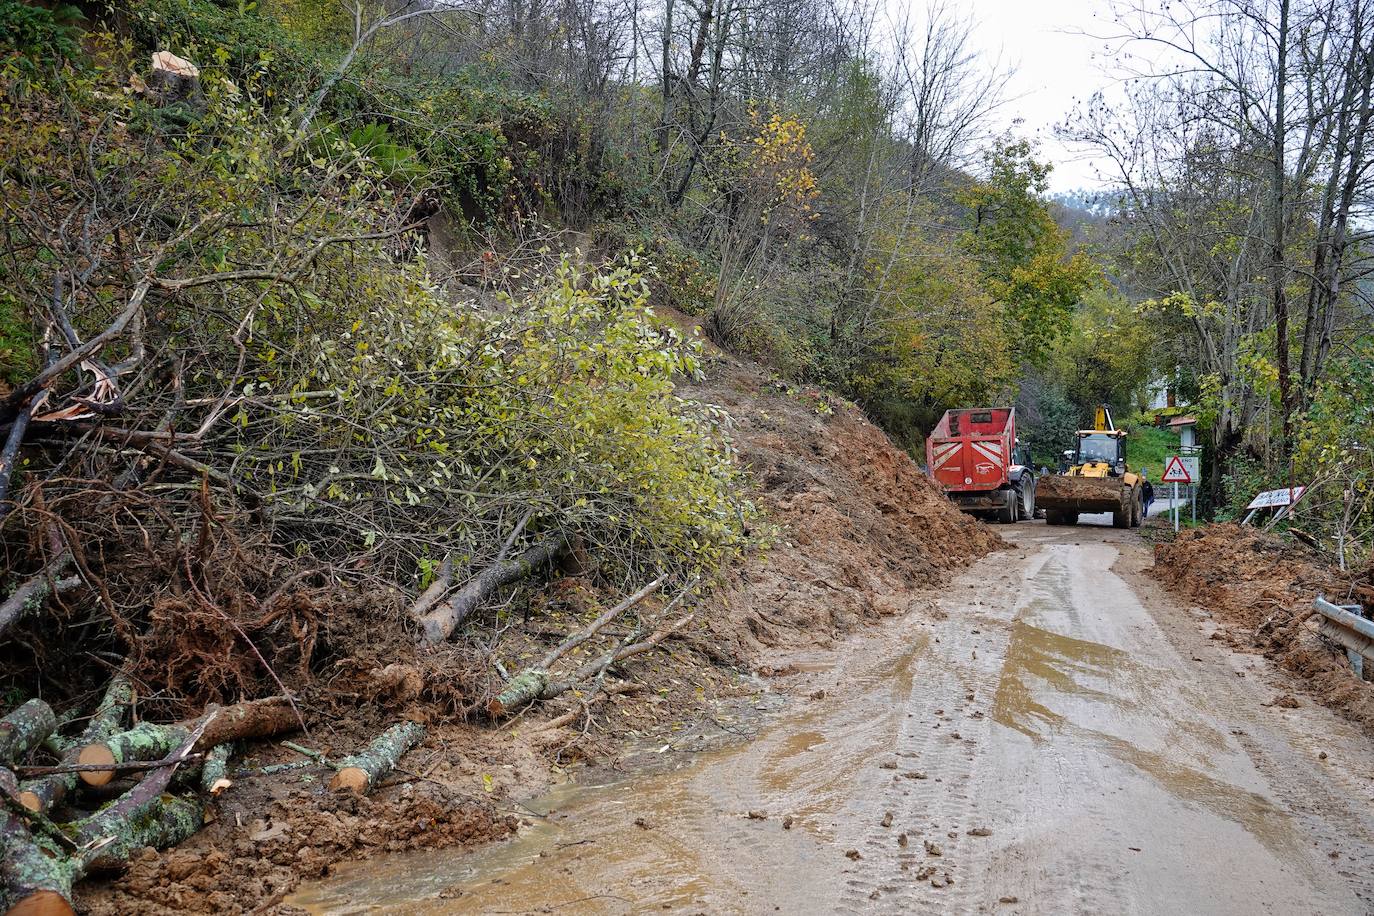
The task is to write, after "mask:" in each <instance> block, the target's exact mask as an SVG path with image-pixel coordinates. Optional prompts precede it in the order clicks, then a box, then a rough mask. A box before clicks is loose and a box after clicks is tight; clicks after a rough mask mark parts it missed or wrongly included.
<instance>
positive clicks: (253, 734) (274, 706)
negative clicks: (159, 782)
mask: <svg viewBox="0 0 1374 916" xmlns="http://www.w3.org/2000/svg"><path fill="white" fill-rule="evenodd" d="M181 724H182V725H183V726H184V727H188V728H189V727H190V726H191V725H192V723H191V722H189V721H188V722H183V723H181ZM298 728H300V720H299V719H297V718H296V710H295V707H293V706H292V705H291V701H290V700H289V699H287V698H286V697H267V698H266V699H263V700H249V701H247V702H244V703H235V704H234V705H233V706H226V707H224V708H223V709H220V710H219V711H218V712H217V714H216V715H215V718H214V720H213V721H211V722H210V724H209V726H208V727H207V728H206V729H205V732H204V733H203V734H202V735H201V736H200V738H199V739H198V740H197V741H196V745H195V747H194V748H193V750H194V751H196V752H197V753H204V752H206V751H209V750H210V749H211V748H213V747H215V746H216V745H219V744H224V743H226V742H228V741H247V740H249V739H252V738H270V737H272V736H273V735H280V734H284V733H286V732H292V731H295V730H296V729H298Z"/></svg>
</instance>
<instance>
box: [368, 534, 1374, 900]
mask: <svg viewBox="0 0 1374 916" xmlns="http://www.w3.org/2000/svg"><path fill="white" fill-rule="evenodd" d="M1090 534H1091V536H1090ZM1015 540H1016V541H1017V542H1018V544H1019V550H1018V549H1017V548H1013V549H1012V550H1011V551H1007V552H1004V553H1002V554H1000V555H997V556H995V557H992V558H988V559H985V560H983V561H981V562H980V563H978V564H977V565H975V566H974V567H973V568H971V569H970V570H969V571H967V572H966V573H965V574H963V575H962V576H960V577H959V578H957V579H956V580H955V581H953V582H952V583H950V584H949V585H948V586H947V587H946V588H945V590H944V593H943V595H942V597H941V599H940V601H939V608H938V609H935V610H933V611H932V612H931V613H929V614H923V613H920V612H918V613H915V614H912V615H910V616H908V617H905V618H902V619H900V620H896V621H893V622H892V623H891V624H890V625H889V626H887V627H886V628H884V629H882V630H879V631H873V632H870V633H867V634H864V635H862V636H860V637H859V638H857V639H855V640H853V641H852V642H850V643H849V644H847V645H845V646H842V647H841V648H840V650H839V651H838V652H837V653H836V654H835V655H834V657H833V665H832V666H831V667H829V668H828V669H825V670H824V671H823V672H818V673H817V674H815V675H814V676H808V678H807V679H806V680H805V683H806V687H803V688H800V689H798V690H797V691H796V692H797V693H805V692H806V691H807V690H810V691H811V698H810V700H805V699H801V698H800V697H799V698H798V703H797V705H796V706H795V707H794V708H793V709H792V710H791V711H790V712H788V713H787V714H785V715H784V716H783V718H782V719H781V720H780V721H778V722H777V723H776V725H774V726H773V727H772V728H770V729H767V730H765V731H764V732H763V733H762V734H761V735H760V736H759V737H758V739H757V740H756V741H754V742H753V743H751V744H747V745H742V746H739V747H736V748H733V749H730V750H727V751H720V752H711V753H708V754H706V755H703V756H702V757H700V758H698V759H697V761H696V764H695V765H693V766H689V767H687V768H685V769H682V770H678V771H674V772H671V773H668V774H663V775H658V776H653V775H650V776H646V777H641V778H639V779H634V780H629V781H626V782H622V783H619V784H617V785H613V786H610V787H607V788H604V789H586V790H582V792H581V795H580V796H578V797H575V798H573V799H571V800H564V801H560V802H559V807H560V808H564V810H565V811H566V812H567V813H568V817H567V819H566V820H565V821H558V822H554V821H547V822H545V823H544V824H542V825H539V826H538V827H537V828H536V832H531V834H530V835H529V837H528V838H527V842H526V843H525V845H524V847H521V846H520V845H519V844H518V843H517V844H514V845H512V846H511V847H510V848H511V851H510V852H505V853H503V852H502V851H500V850H493V851H492V852H491V853H490V854H489V855H488V857H487V859H486V864H484V865H483V866H482V867H481V868H478V869H475V870H472V869H470V870H468V871H466V872H463V873H462V875H461V876H460V877H461V880H460V881H459V882H458V883H459V884H460V885H461V887H462V888H463V896H462V897H461V905H460V906H455V907H454V908H452V909H445V908H444V907H442V906H439V905H433V906H431V905H425V906H423V907H421V906H409V905H407V906H404V907H397V908H396V909H392V910H387V911H388V912H407V913H419V912H425V913H446V912H474V911H482V910H483V907H484V905H486V904H488V903H491V904H493V906H495V905H496V904H498V903H500V902H502V901H507V900H512V899H514V900H521V901H525V902H527V903H528V904H529V905H531V906H533V907H535V908H537V907H538V906H539V905H540V904H557V905H559V906H562V905H563V904H562V903H560V901H561V900H564V899H567V898H570V897H577V896H578V895H583V894H585V895H593V894H595V895H599V896H597V897H596V898H595V899H596V900H597V901H598V902H596V903H590V904H586V905H582V906H580V907H578V906H574V907H572V908H570V909H567V910H564V911H567V912H588V913H602V912H639V911H643V910H645V909H659V908H664V909H668V910H671V911H680V912H712V913H716V912H721V913H768V912H774V911H775V910H776V911H782V912H806V913H811V912H816V913H830V912H839V913H893V914H896V913H917V914H924V913H941V914H943V913H966V912H985V913H1001V912H1007V913H1012V912H1014V913H1085V914H1086V913H1094V914H1095V913H1102V912H1236V913H1240V912H1247V913H1248V912H1251V911H1254V910H1259V911H1264V910H1266V909H1268V910H1271V911H1282V912H1322V913H1327V912H1331V913H1335V912H1364V911H1368V909H1369V907H1368V906H1364V907H1360V906H1359V905H1358V904H1357V903H1356V902H1355V900H1354V898H1353V897H1351V896H1348V895H1347V894H1346V891H1345V887H1344V886H1342V887H1340V888H1336V887H1334V885H1337V884H1341V883H1342V882H1347V883H1348V885H1349V887H1350V889H1351V893H1361V894H1364V893H1367V892H1368V891H1369V887H1368V885H1369V883H1370V882H1371V880H1374V879H1371V878H1370V877H1367V875H1370V874H1371V869H1370V868H1369V866H1370V865H1371V864H1374V856H1371V850H1372V849H1374V843H1371V842H1370V836H1371V835H1374V824H1372V823H1371V821H1374V814H1370V813H1369V811H1368V810H1360V807H1359V806H1360V805H1361V804H1364V805H1366V807H1367V806H1368V800H1369V799H1370V798H1371V797H1374V793H1372V792H1371V791H1370V789H1369V787H1368V785H1367V784H1363V783H1361V780H1360V778H1359V777H1358V776H1357V775H1356V774H1354V773H1346V774H1341V773H1332V772H1330V770H1329V769H1328V770H1327V771H1316V770H1313V769H1311V768H1309V767H1307V766H1306V765H1305V764H1307V763H1310V760H1311V759H1312V758H1315V756H1316V754H1315V751H1314V750H1313V748H1315V747H1316V744H1317V743H1320V742H1324V741H1327V739H1329V738H1331V736H1332V733H1331V731H1330V729H1329V727H1328V726H1329V721H1330V716H1329V714H1327V713H1326V712H1325V711H1324V710H1316V711H1315V718H1313V719H1311V720H1306V719H1301V718H1296V717H1295V718H1293V719H1291V720H1289V719H1287V718H1283V717H1282V714H1281V713H1280V712H1279V711H1276V710H1270V709H1265V708H1263V707H1261V706H1260V705H1259V703H1260V699H1259V696H1260V695H1261V694H1263V693H1264V692H1265V691H1266V690H1267V689H1268V688H1265V687H1263V686H1262V685H1260V684H1257V683H1256V680H1257V679H1255V678H1236V677H1235V675H1234V674H1233V673H1232V672H1231V669H1230V668H1228V667H1227V664H1226V662H1225V660H1224V659H1223V658H1209V659H1208V660H1203V661H1201V662H1199V661H1196V660H1198V659H1201V656H1200V655H1199V653H1202V654H1203V655H1205V654H1207V653H1208V652H1216V651H1218V649H1217V647H1216V646H1215V645H1213V644H1209V643H1208V642H1207V641H1206V640H1205V639H1204V638H1203V637H1202V636H1201V635H1200V634H1198V633H1197V632H1196V627H1195V626H1190V627H1185V626H1181V625H1180V622H1182V623H1192V622H1191V621H1188V620H1187V615H1186V613H1185V612H1181V611H1179V610H1177V609H1176V608H1174V607H1173V606H1170V605H1162V606H1156V604H1155V601H1156V600H1157V595H1158V591H1159V590H1158V589H1157V588H1156V587H1155V586H1154V585H1153V583H1151V582H1148V581H1146V580H1144V579H1142V578H1140V576H1139V573H1138V571H1136V570H1133V569H1122V570H1120V571H1118V569H1117V568H1116V566H1114V561H1117V557H1118V554H1119V553H1120V555H1121V556H1129V557H1131V558H1132V559H1131V563H1132V564H1137V565H1138V563H1137V561H1138V560H1139V558H1140V557H1141V556H1142V555H1143V554H1142V553H1141V552H1140V551H1139V550H1138V548H1134V547H1131V546H1130V545H1131V544H1134V543H1137V542H1135V541H1133V540H1132V541H1127V540H1123V539H1120V538H1119V537H1118V536H1117V535H1115V534H1114V533H1112V532H1110V531H1107V532H1097V531H1093V532H1089V531H1088V530H1084V531H1082V532H1081V533H1075V532H1073V531H1072V530H1070V531H1059V530H1049V529H1045V528H1043V527H1042V526H1025V527H1024V528H1019V529H1018V530H1017V531H1016V532H1015ZM1118 546H1120V547H1121V550H1120V551H1118ZM1133 551H1134V552H1133ZM1116 565H1121V564H1120V563H1119V561H1117V564H1116ZM1126 565H1127V566H1130V565H1131V564H1126ZM1146 601H1149V604H1146V603H1145V602H1146ZM1185 630H1186V632H1185ZM816 687H821V688H823V689H821V690H811V688H816ZM1305 711H1306V710H1305ZM1303 722H1307V723H1308V725H1307V729H1308V731H1310V732H1311V734H1305V733H1304V732H1303V729H1302V728H1298V727H1296V726H1295V725H1294V724H1293V723H1303ZM1338 737H1339V736H1338ZM1348 737H1349V738H1350V740H1349V741H1347V742H1345V743H1341V742H1337V743H1336V744H1333V745H1331V747H1332V748H1333V751H1335V752H1336V756H1338V757H1339V758H1340V759H1343V760H1344V759H1349V760H1351V761H1354V760H1357V759H1358V760H1361V761H1362V762H1364V763H1366V764H1369V750H1368V743H1367V739H1360V740H1359V741H1357V740H1355V736H1348ZM1361 755H1363V756H1361ZM1333 765H1334V764H1333ZM1369 768H1370V769H1371V771H1374V765H1370V766H1369ZM576 794H577V793H576V792H574V795H576ZM751 811H753V812H756V813H757V814H758V817H754V816H752V815H751V814H750V812H751ZM889 812H890V813H891V820H890V821H888V820H887V818H886V815H887V814H888V813H889ZM641 815H642V818H643V819H636V818H637V817H639V816H641ZM784 816H785V817H787V818H789V820H788V824H789V825H790V826H791V829H790V830H788V829H784V828H783V826H782V824H781V823H780V821H781V820H782V819H783V817H784ZM644 820H647V822H648V824H649V825H650V829H645V828H643V827H641V826H640V825H641V824H642V823H643V822H644ZM974 828H990V830H991V835H989V836H975V835H971V834H970V832H969V831H970V830H972V829H974ZM902 834H905V835H906V837H907V842H906V845H905V846H903V845H901V844H900V843H899V837H900V836H901V835H902ZM951 834H952V835H951ZM927 842H930V843H932V844H935V845H937V846H938V847H940V854H939V855H932V854H931V853H930V852H929V851H928V850H927V847H926V845H925V844H926V843H927ZM1314 842H1315V844H1316V846H1315V847H1314V846H1313V843H1314ZM1328 849H1331V850H1338V851H1339V852H1340V853H1341V855H1342V856H1343V858H1342V859H1340V860H1339V862H1336V863H1335V864H1334V866H1333V864H1332V862H1331V860H1328V859H1326V858H1325V853H1326V852H1327V851H1328ZM849 850H853V851H854V853H855V855H856V856H857V857H856V858H850V857H847V856H846V855H845V853H846V852H847V851H849ZM947 876H948V877H949V878H952V883H949V882H947V881H946V880H945V879H946V877H947ZM457 877H458V876H455V877H454V878H449V879H446V881H444V882H437V883H441V884H442V883H451V882H452V881H454V880H457ZM932 878H933V879H935V880H934V883H933V884H932ZM378 880H381V881H386V880H387V879H386V878H385V877H382V878H380V879H378ZM396 880H397V879H395V878H393V879H391V881H392V883H395V882H396ZM400 880H405V879H404V878H401V879H400ZM1266 882H1269V883H1266ZM431 883H436V882H431ZM941 885H942V886H941ZM1010 895H1014V896H1016V897H1017V898H1018V901H1017V902H1016V903H1006V904H1003V903H1001V902H999V901H1000V898H1002V897H1003V896H1010ZM589 899H592V898H590V897H589ZM1365 899H1366V900H1367V899H1369V898H1368V897H1366V898H1365ZM1246 906H1248V907H1249V909H1246V908H1245V907H1246Z"/></svg>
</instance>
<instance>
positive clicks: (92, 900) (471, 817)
mask: <svg viewBox="0 0 1374 916" xmlns="http://www.w3.org/2000/svg"><path fill="white" fill-rule="evenodd" d="M216 807H217V809H218V810H217V811H215V819H214V820H213V821H212V822H211V823H209V824H208V825H207V826H206V827H205V828H204V829H203V830H202V831H201V832H200V833H198V834H197V835H196V837H195V839H194V841H193V842H191V843H188V844H185V845H183V846H182V847H179V848H176V849H172V850H168V851H167V852H164V853H161V854H158V853H155V852H153V851H152V850H146V851H145V852H144V853H143V854H142V855H136V856H134V857H133V859H132V861H131V863H130V867H129V870H128V872H127V873H126V874H124V875H123V876H122V877H121V878H120V880H118V881H112V882H105V883H100V884H96V883H88V884H84V885H80V886H78V889H77V891H78V903H79V904H80V908H81V911H82V912H83V913H90V914H95V916H106V914H109V916H116V914H126V913H142V914H153V916H161V914H174V913H231V914H233V913H244V912H249V911H252V910H254V909H255V908H257V907H267V908H271V907H275V906H276V905H277V904H279V903H280V902H281V900H282V899H283V898H284V897H285V896H286V894H287V893H289V892H290V891H291V890H292V889H294V888H295V886H296V884H297V883H298V882H299V881H300V880H301V879H305V878H318V877H322V876H324V875H326V874H328V873H329V869H330V867H331V866H332V865H333V864H334V863H336V862H339V861H341V860H343V859H354V858H363V857H366V856H369V855H374V854H377V853H381V852H401V851H404V850H407V849H415V848H420V847H424V848H428V849H438V848H444V847H453V846H472V845H476V844H478V843H484V842H489V841H491V840H496V839H501V838H503V837H506V836H508V835H509V834H510V833H512V832H513V831H514V830H515V828H516V826H517V824H518V821H517V820H516V818H514V817H513V816H510V815H506V814H502V813H500V812H499V811H498V810H497V809H496V808H495V807H494V806H493V805H492V804H490V803H489V802H487V801H485V800H483V799H473V798H471V797H469V796H464V795H461V794H459V793H456V792H454V791H453V790H451V789H449V788H447V787H445V786H441V785H438V784H436V783H431V782H417V783H413V784H409V785H406V786H402V787H398V788H394V789H392V790H387V791H384V792H383V793H380V794H379V795H378V797H375V798H370V797H364V796H356V795H353V794H352V793H347V792H345V793H330V792H326V791H324V790H323V788H322V786H321V785H319V781H318V780H317V781H315V784H314V785H313V786H310V785H302V784H301V783H300V782H299V781H296V782H295V783H294V787H293V788H289V789H284V788H283V787H282V782H281V780H280V779H273V778H271V777H259V778H255V779H252V780H249V781H246V782H241V783H238V784H236V785H235V786H234V791H233V792H231V793H226V795H225V796H224V798H223V800H222V801H220V802H219V803H217V805H216Z"/></svg>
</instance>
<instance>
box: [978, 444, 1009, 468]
mask: <svg viewBox="0 0 1374 916" xmlns="http://www.w3.org/2000/svg"><path fill="white" fill-rule="evenodd" d="M973 449H974V451H976V452H977V453H978V454H980V455H982V456H983V457H984V458H986V459H988V460H989V461H991V462H992V463H993V464H995V465H997V466H998V467H999V468H1000V467H1003V461H1002V449H1001V446H999V445H998V444H997V443H996V442H975V443H973Z"/></svg>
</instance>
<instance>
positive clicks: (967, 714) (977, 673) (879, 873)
mask: <svg viewBox="0 0 1374 916" xmlns="http://www.w3.org/2000/svg"><path fill="white" fill-rule="evenodd" d="M1003 559H1004V560H1005V559H1007V558H1006V557H1005V556H1004V557H1003ZM1023 559H1024V558H1023ZM1043 565H1044V563H1043V561H1042V560H1040V559H1039V558H1037V560H1036V561H1033V562H1032V563H1030V564H1026V563H1024V562H1022V561H1020V560H1018V561H1016V564H1015V566H1014V567H1013V568H1012V569H1010V570H1008V571H1007V572H1004V573H1003V574H1002V575H1001V576H999V578H998V579H997V580H995V584H994V585H993V586H992V587H988V586H987V585H986V584H984V585H983V586H982V587H979V586H977V585H975V584H974V583H972V582H969V581H967V579H969V578H975V577H976V576H975V574H970V575H969V576H966V577H964V578H965V581H961V582H958V583H956V584H955V586H954V587H953V588H952V591H953V593H954V594H959V593H961V592H962V593H963V595H964V596H966V597H967V598H971V600H961V601H959V602H957V604H956V605H955V606H954V607H947V608H946V610H945V612H944V619H943V620H940V621H938V622H936V623H935V624H934V625H933V626H932V628H931V631H930V633H931V635H930V645H929V651H928V653H927V656H926V658H925V659H924V664H922V666H921V670H920V677H919V680H918V683H917V685H916V688H915V689H914V690H913V691H911V693H910V695H909V696H908V697H907V702H906V704H905V716H904V722H903V726H902V729H901V731H900V733H899V735H898V737H897V742H896V746H895V764H896V767H897V769H896V770H894V771H884V772H888V774H889V775H888V778H887V779H886V780H885V781H884V784H883V785H882V786H881V787H880V791H879V793H878V795H876V796H875V799H874V800H873V801H870V802H869V803H868V804H867V805H866V808H867V809H868V810H869V811H870V812H874V811H876V810H877V809H879V808H881V809H882V810H883V811H892V812H893V815H894V816H893V821H892V825H891V827H890V828H885V827H882V826H881V823H882V822H881V821H875V822H873V827H872V828H871V829H869V830H868V831H867V833H866V834H865V835H864V837H863V843H864V845H863V846H862V847H859V848H860V851H861V854H862V855H863V856H864V857H865V858H864V859H863V860H861V861H860V863H858V864H860V865H862V866H863V867H860V868H856V869H854V870H853V874H851V876H850V877H849V880H848V881H847V883H846V894H845V896H844V898H843V899H842V900H841V901H840V904H839V907H838V911H839V912H842V913H873V912H881V913H926V912H932V913H949V912H960V911H963V910H964V909H966V908H968V907H969V906H970V905H971V902H972V898H973V895H974V893H975V887H974V886H973V882H972V881H970V880H969V878H970V875H972V874H977V873H979V872H981V871H985V870H986V862H987V861H988V860H989V858H990V852H991V846H990V844H989V842H988V838H984V837H974V836H970V835H969V834H968V831H969V830H971V829H973V828H975V827H979V826H985V823H984V820H985V814H986V811H987V809H988V807H989V805H988V804H987V801H988V800H986V799H980V798H978V797H975V794H974V786H975V785H977V783H978V782H979V780H978V775H979V765H980V760H981V755H980V749H981V747H982V746H983V745H984V744H985V743H986V741H987V737H988V732H989V725H990V723H991V721H992V720H991V717H990V714H989V712H990V709H991V706H992V703H993V700H994V697H995V695H996V691H997V686H998V683H999V680H1000V672H1001V659H1002V658H1003V657H1005V654H1006V648H1007V642H1008V641H1009V638H1010V629H1009V627H1008V623H1009V622H1010V621H1011V620H1012V619H1013V618H1014V617H1015V615H1016V614H1017V613H1018V611H1019V609H1020V606H1021V605H1022V604H1024V603H1026V602H1027V601H1030V600H1033V598H1034V596H1033V595H1031V594H1026V593H1025V589H1024V583H1026V582H1028V581H1032V580H1033V579H1034V574H1035V573H1038V571H1039V569H1040V568H1041V567H1043ZM1027 566H1029V569H1027V568H1026V567H1027ZM983 573H984V574H986V570H984V571H983ZM877 799H881V802H879V803H875V801H876V800H877ZM903 833H905V834H906V836H907V845H906V847H902V846H900V845H899V844H898V837H899V836H900V835H901V834H903ZM951 834H952V835H951ZM927 843H930V844H933V846H934V847H936V849H935V850H932V849H931V848H930V847H928V846H927ZM934 851H938V854H932V852H934Z"/></svg>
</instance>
